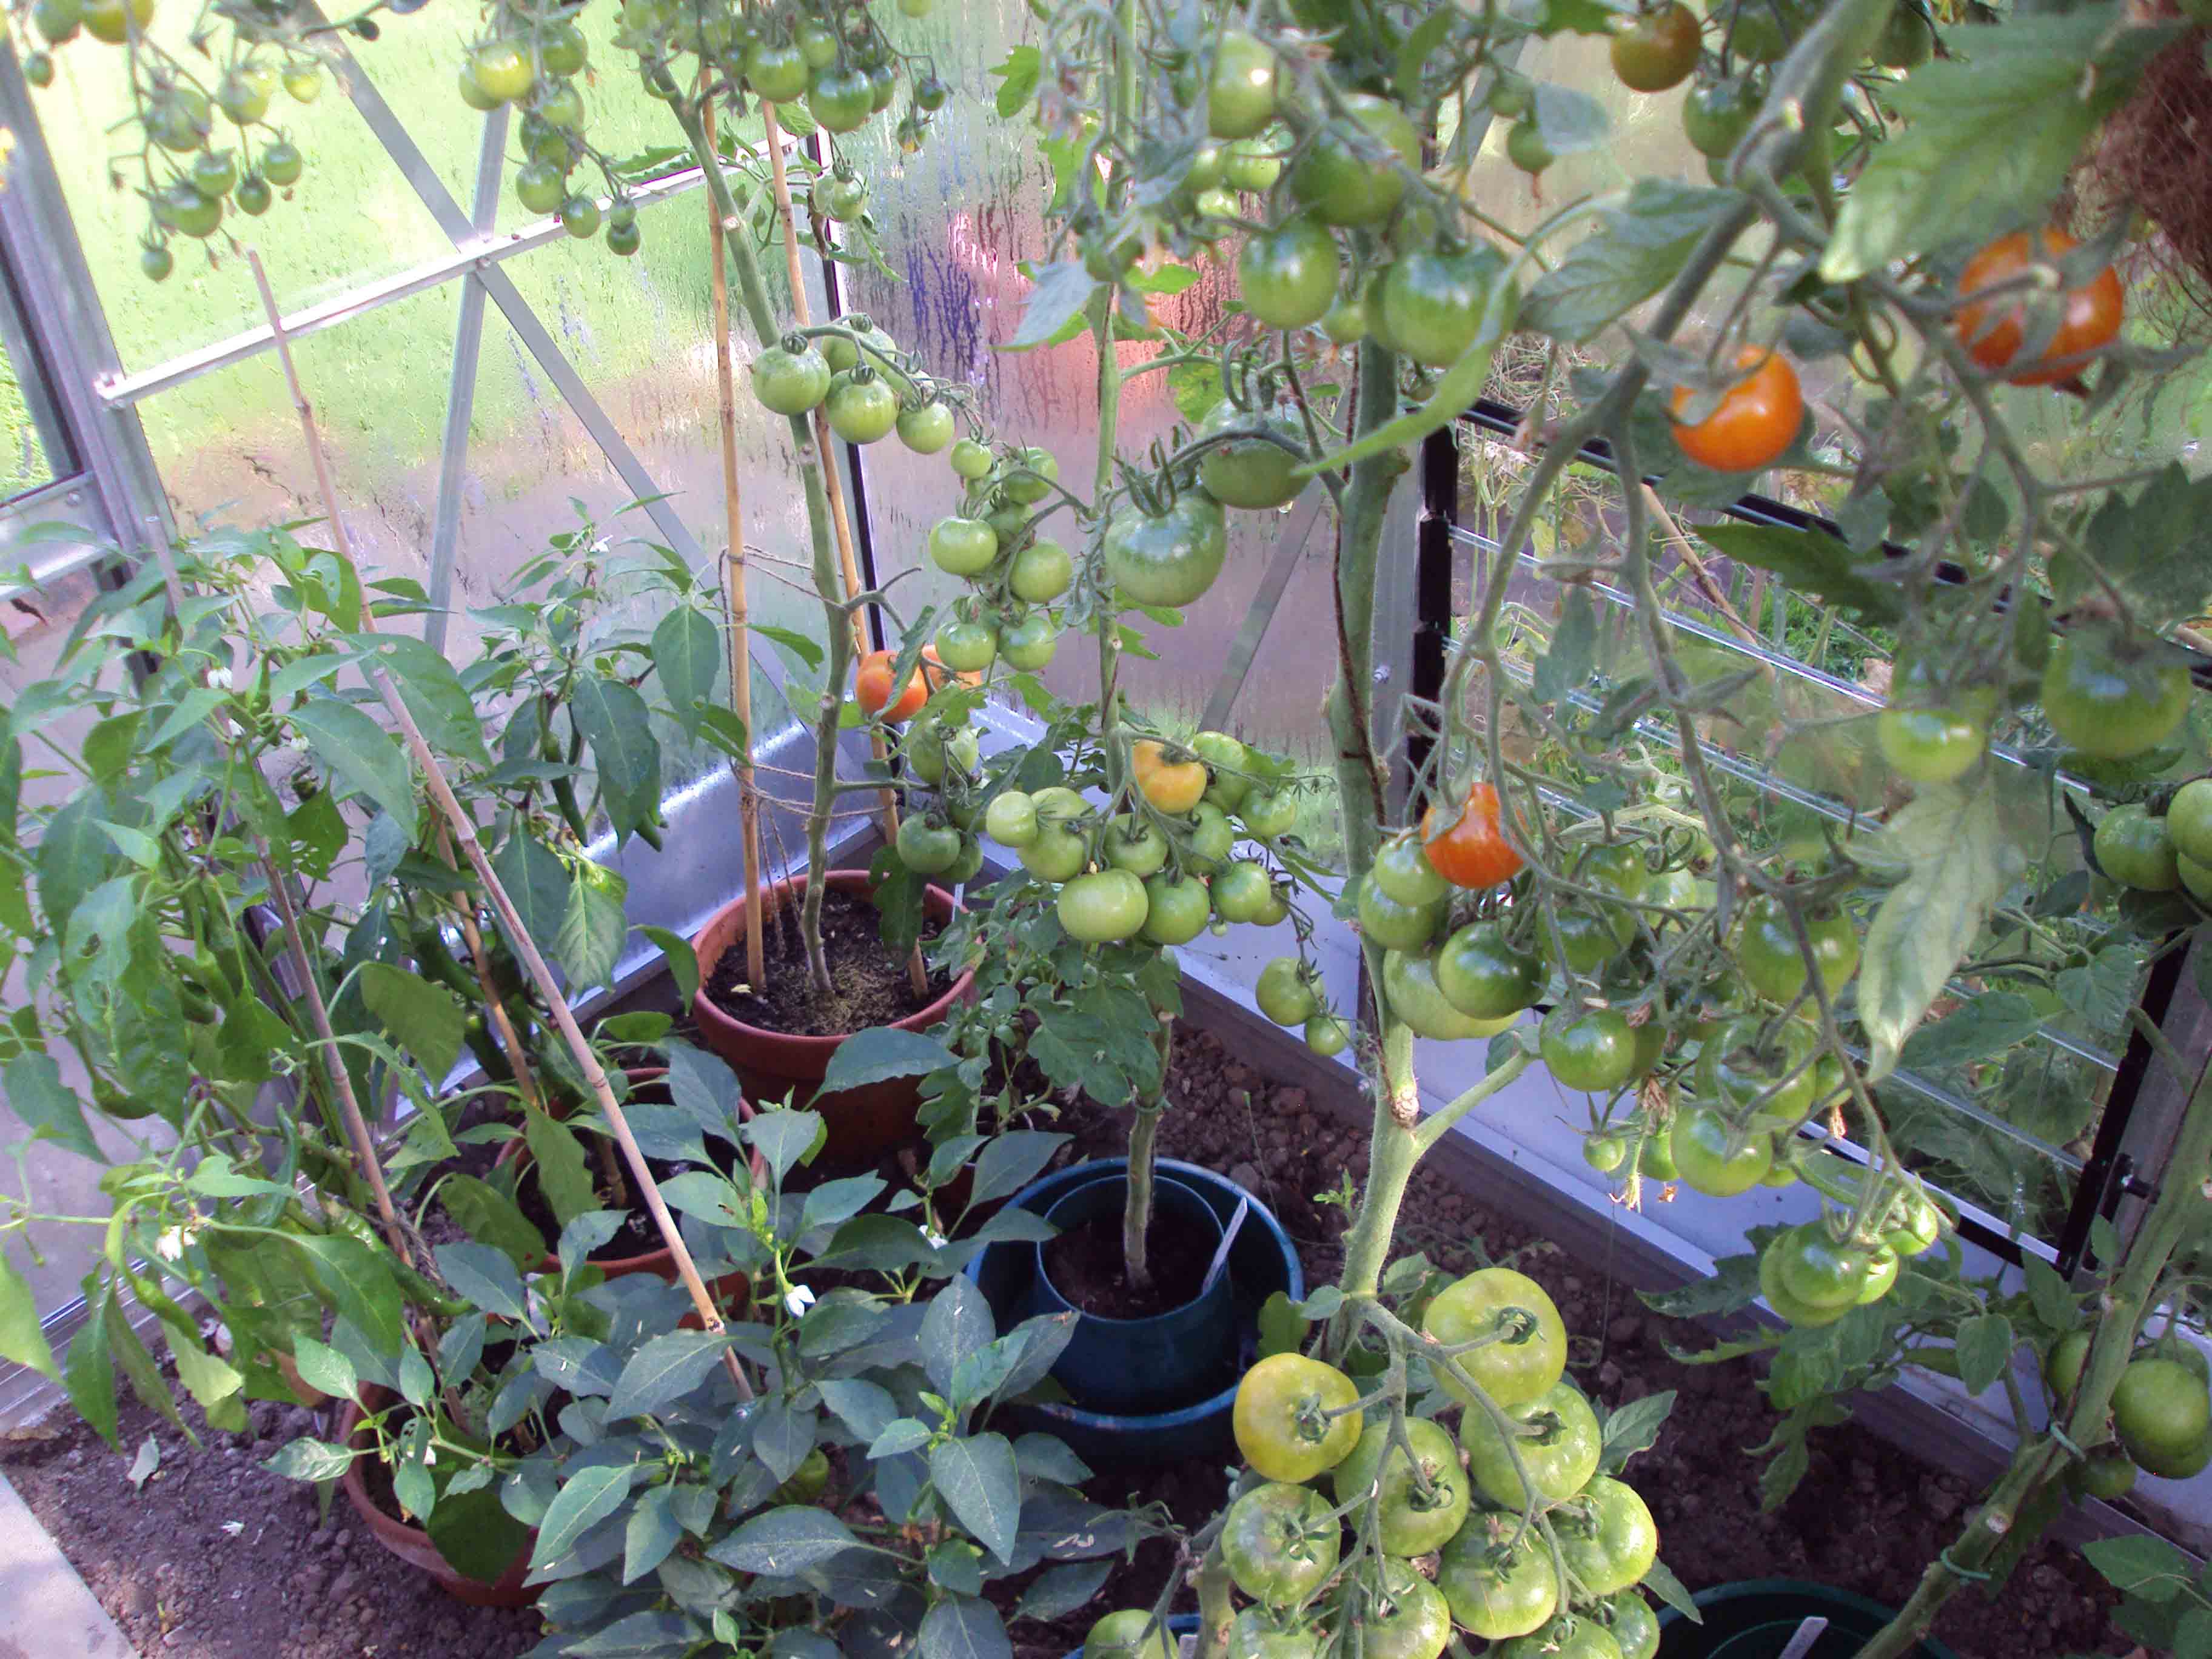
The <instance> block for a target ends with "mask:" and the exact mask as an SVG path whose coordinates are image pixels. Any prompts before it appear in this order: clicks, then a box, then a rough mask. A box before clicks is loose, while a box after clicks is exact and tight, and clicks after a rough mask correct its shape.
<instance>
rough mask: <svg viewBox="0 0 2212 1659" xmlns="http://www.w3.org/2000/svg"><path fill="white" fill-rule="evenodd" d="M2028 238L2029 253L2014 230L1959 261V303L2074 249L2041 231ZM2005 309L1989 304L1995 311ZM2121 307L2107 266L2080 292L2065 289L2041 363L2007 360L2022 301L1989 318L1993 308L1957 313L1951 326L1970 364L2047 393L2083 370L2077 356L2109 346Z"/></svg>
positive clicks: (2017, 342) (2015, 349)
mask: <svg viewBox="0 0 2212 1659" xmlns="http://www.w3.org/2000/svg"><path fill="white" fill-rule="evenodd" d="M2035 234H2036V235H2037V236H2038V237H2039V238H2040V245H2039V246H2038V247H2036V248H2035V249H2034V250H2033V251H2031V249H2030V246H2029V241H2028V233H2027V231H2024V230H2016V231H2015V232H2014V233H2013V234H2011V235H2009V236H2000V237H1998V238H1997V239H1996V241H1994V242H1991V243H1990V245H1989V246H1987V247H1985V248H1984V249H1983V250H1982V251H1981V252H1979V253H1977V254H1976V255H1975V256H1974V257H1973V258H1971V259H1969V260H1967V261H1966V269H1965V270H1962V271H1960V273H1959V293H1960V297H1961V298H1963V297H1965V296H1966V295H1971V294H1978V293H1979V292H1980V291H1981V290H1982V289H1985V288H1990V287H1993V286H1995V285H1996V283H2002V282H2005V281H2008V280H2009V279H2010V278H2012V277H2015V276H2019V275H2020V274H2021V272H2022V271H2024V270H2027V268H2028V266H2029V264H2031V263H2033V261H2035V260H2038V259H2045V260H2051V259H2057V258H2061V257H2062V256H2063V255H2064V254H2065V253H2066V252H2068V251H2069V250H2070V249H2072V248H2074V247H2075V246H2079V244H2078V243H2076V242H2075V240H2074V238H2072V237H2071V236H2069V235H2068V234H2066V233H2065V232H2064V231H2063V230H2041V231H2038V232H2036V233H2035ZM2005 303H2006V302H2005V301H1997V304H1999V305H2002V304H2005ZM2125 308H2126V301H2125V297H2124V295H2123V294H2122V293H2121V290H2120V279H2119V276H2118V273H2116V272H2115V271H2114V270H2112V266H2110V265H2106V267H2105V268H2104V269H2103V270H2100V271H2099V272H2098V273H2097V274H2096V275H2095V276H2092V277H2091V278H2090V279H2089V280H2088V282H2087V283H2085V284H2083V285H2082V286H2081V287H2080V288H2072V289H2067V290H2066V300H2065V307H2064V310H2063V313H2062V314H2061V316H2060V319H2059V323H2058V331H2057V333H2056V334H2054V335H2052V336H2051V344H2050V345H2049V346H2048V347H2047V348H2045V350H2044V352H2043V355H2042V356H2038V357H2030V358H2028V359H2027V361H2026V362H2022V363H2021V364H2019V365H2018V366H2017V367H2015V366H2014V364H2013V359H2014V358H2015V356H2018V355H2019V352H2020V349H2021V325H2022V324H2023V323H2024V322H2025V320H2026V318H2027V295H2021V296H2020V297H2018V298H2016V299H2015V300H2013V301H2011V302H2010V304H2009V307H2008V309H2007V310H2006V311H2004V312H2003V313H2002V314H2001V315H1999V316H1996V317H1994V318H1992V317H1991V315H1990V312H1991V311H1992V309H1993V307H1990V306H1987V305H1968V306H1961V307H1960V308H1959V314H1958V316H1957V318H1956V319H1954V321H1953V324H1952V326H1953V327H1954V329H1956V330H1957V331H1958V335H1959V338H1960V341H1961V342H1963V343H1965V345H1966V349H1967V350H1968V352H1970V353H1971V354H1972V356H1973V359H1974V361H1975V362H1977V363H1979V364H1980V365H1981V366H1982V367H1983V368H1986V369H1988V370H1989V371H1990V373H1991V374H2002V375H2003V376H2004V378H2005V379H2006V380H2009V381H2011V382H2012V383H2013V384H2014V385H2015V386H2048V385H2050V384H2051V382H2052V381H2054V380H2066V379H2068V378H2069V377H2070V376H2071V375H2073V374H2076V373H2078V372H2079V371H2080V370H2081V368H2082V367H2083V361H2082V360H2083V355H2084V354H2085V353H2087V352H2092V351H2095V350H2097V349H2099V348H2100V347H2102V346H2106V345H2109V344H2111V343H2112V337H2113V336H2114V335H2116V334H2118V332H2119V331H2120V313H2121V312H2122V311H2123V310H2124V309H2125Z"/></svg>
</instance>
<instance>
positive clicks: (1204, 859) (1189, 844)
mask: <svg viewBox="0 0 2212 1659" xmlns="http://www.w3.org/2000/svg"><path fill="white" fill-rule="evenodd" d="M1236 844H1237V831H1236V830H1235V829H1232V828H1231V827H1230V823H1229V814H1228V813H1226V812H1225V811H1222V810H1221V809H1220V808H1219V807H1218V806H1217V805H1214V804H1213V803H1212V801H1210V800H1202V801H1200V802H1199V804H1198V805H1195V806H1194V807H1192V808H1191V809H1190V829H1189V832H1188V835H1187V836H1185V837H1184V840H1183V848H1182V852H1183V858H1184V860H1185V861H1186V862H1187V863H1188V864H1189V866H1190V867H1191V868H1192V869H1194V870H1197V871H1200V872H1211V871H1213V870H1216V869H1218V868H1219V867H1220V866H1221V863H1222V860H1225V859H1226V858H1227V857H1228V856H1229V849H1230V848H1232V847H1234V846H1235V845H1236Z"/></svg>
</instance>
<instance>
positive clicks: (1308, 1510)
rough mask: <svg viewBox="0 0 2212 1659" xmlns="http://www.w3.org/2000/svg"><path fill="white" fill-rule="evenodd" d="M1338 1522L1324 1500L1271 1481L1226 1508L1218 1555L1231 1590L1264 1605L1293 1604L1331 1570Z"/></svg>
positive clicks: (1305, 1490)
mask: <svg viewBox="0 0 2212 1659" xmlns="http://www.w3.org/2000/svg"><path fill="white" fill-rule="evenodd" d="M1339 1534H1340V1524H1339V1522H1338V1521H1337V1519H1336V1517H1335V1516H1333V1515H1331V1514H1330V1513H1329V1505H1328V1500H1327V1499H1325V1498H1322V1495H1321V1494H1320V1493H1319V1492H1315V1491H1313V1490H1312V1489H1311V1488H1310V1487H1306V1486H1291V1484H1289V1483H1288V1482H1287V1481H1282V1480H1271V1481H1269V1482H1268V1483H1267V1485H1265V1486H1255V1487H1254V1488H1253V1489H1252V1490H1251V1491H1250V1492H1246V1493H1245V1494H1244V1495H1243V1497H1242V1498H1238V1499H1237V1501H1236V1502H1235V1503H1234V1504H1231V1505H1230V1506H1229V1513H1228V1515H1227V1516H1226V1517H1225V1519H1224V1520H1223V1522H1222V1528H1221V1559H1222V1561H1223V1563H1224V1564H1225V1565H1226V1566H1227V1567H1228V1569H1229V1576H1230V1577H1231V1579H1233V1580H1234V1581H1235V1582H1236V1585H1237V1589H1241V1590H1243V1592H1244V1594H1245V1595H1249V1596H1250V1597H1251V1598H1252V1599H1253V1600H1254V1601H1257V1602H1259V1603H1261V1605H1262V1606H1264V1607H1296V1606H1297V1604H1298V1603H1299V1602H1301V1601H1304V1600H1305V1599H1306V1597H1308V1596H1309V1595H1312V1594H1313V1593H1314V1591H1316V1589H1320V1588H1321V1586H1322V1583H1324V1582H1326V1581H1327V1579H1328V1576H1329V1574H1331V1573H1333V1572H1334V1571H1336V1560H1337V1550H1338V1547H1339Z"/></svg>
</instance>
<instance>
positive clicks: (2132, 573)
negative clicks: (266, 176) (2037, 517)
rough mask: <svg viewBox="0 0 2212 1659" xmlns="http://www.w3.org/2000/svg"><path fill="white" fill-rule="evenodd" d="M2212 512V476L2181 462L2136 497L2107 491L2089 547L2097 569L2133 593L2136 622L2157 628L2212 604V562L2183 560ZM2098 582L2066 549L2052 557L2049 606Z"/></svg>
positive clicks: (2086, 537) (2061, 605)
mask: <svg viewBox="0 0 2212 1659" xmlns="http://www.w3.org/2000/svg"><path fill="white" fill-rule="evenodd" d="M2208 512H2212V481H2206V482H2204V483H2198V482H2196V481H2192V480H2191V477H2189V475H2188V474H2187V473H2186V472H2185V471H2182V468H2181V465H2180V463H2179V462H2178V461H2177V462H2175V463H2173V464H2172V465H2169V466H2168V467H2167V468H2166V470H2165V471H2163V472H2160V474H2159V475H2158V476H2157V477H2154V478H2153V479H2152V480H2151V481H2150V482H2149V483H2147V484H2145V485H2144V486H2143V487H2142V491H2141V492H2140V493H2139V494H2138V495H2136V498H2135V499H2134V500H2133V501H2130V500H2128V499H2127V498H2126V497H2125V496H2124V495H2121V494H2120V493H2119V492H2118V490H2114V491H2113V492H2112V494H2111V495H2107V496H2106V498H2105V500H2104V501H2103V503H2102V505H2100V507H2098V509H2097V511H2096V513H2095V514H2094V516H2093V517H2092V518H2091V520H2089V525H2088V528H2087V531H2086V532H2083V541H2084V544H2085V545H2087V546H2089V547H2092V548H2094V549H2095V550H2096V559H2097V565H2098V568H2100V570H2102V571H2103V572H2104V574H2105V575H2106V576H2107V577H2108V578H2110V579H2111V580H2112V585H2113V586H2116V587H2118V589H2119V590H2120V592H2122V593H2123V594H2124V595H2125V596H2126V597H2127V599H2128V601H2129V605H2130V610H2131V611H2133V612H2134V614H2135V617H2136V621H2137V622H2138V623H2141V624H2142V627H2144V628H2146V629H2149V630H2151V631H2152V632H2154V633H2155V632H2163V631H2164V630H2165V629H2167V628H2169V627H2171V626H2172V624H2173V623H2177V622H2185V621H2187V620H2188V619H2189V618H2191V617H2197V616H2201V615H2202V614H2203V612H2204V611H2205V608H2206V606H2207V604H2208V602H2212V567H2208V566H2207V563H2206V562H2205V561H2204V560H2203V559H2177V558H2175V557H2174V556H2173V550H2174V549H2176V548H2178V547H2187V546H2189V545H2191V544H2192V543H2193V542H2194V540H2195V539H2196V538H2197V533H2198V528H2199V526H2202V525H2203V523H2204V522H2205V516H2206V514H2207V513H2208ZM2095 586H2096V582H2095V580H2094V578H2093V576H2092V575H2091V574H2090V573H2089V572H2088V571H2087V570H2085V569H2084V568H2082V567H2081V562H2080V561H2079V560H2078V559H2076V558H2075V557H2074V556H2073V555H2072V554H2071V553H2070V552H2069V551H2068V550H2063V549H2062V550H2059V551H2057V552H2056V553H2054V554H2052V555H2051V605H2052V606H2053V608H2054V609H2056V610H2060V611H2063V610H2065V609H2066V608H2068V607H2069V606H2070V605H2072V604H2073V603H2074V602H2075V600H2077V599H2081V597H2082V596H2083V595H2084V594H2085V593H2087V592H2091V591H2092V590H2093V588H2094V587H2095Z"/></svg>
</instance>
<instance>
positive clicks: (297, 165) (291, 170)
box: [261, 138, 307, 189]
mask: <svg viewBox="0 0 2212 1659" xmlns="http://www.w3.org/2000/svg"><path fill="white" fill-rule="evenodd" d="M306 167H307V159H306V158H305V157H304V156H302V155H301V154H300V151H299V147H298V146H297V145H295V144H294V143H291V142H290V141H289V140H288V139H283V138H279V139H278V140H277V141H276V143H273V144H270V145H269V146H267V147H266V148H265V149H263V150H262V152H261V176H262V177H263V178H264V179H267V180H268V181H269V182H270V184H272V185H276V186H278V187H279V188H280V189H281V188H283V187H284V186H286V185H296V184H298V183H299V182H300V174H301V173H302V172H303V171H304V170H305V169H306Z"/></svg>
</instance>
